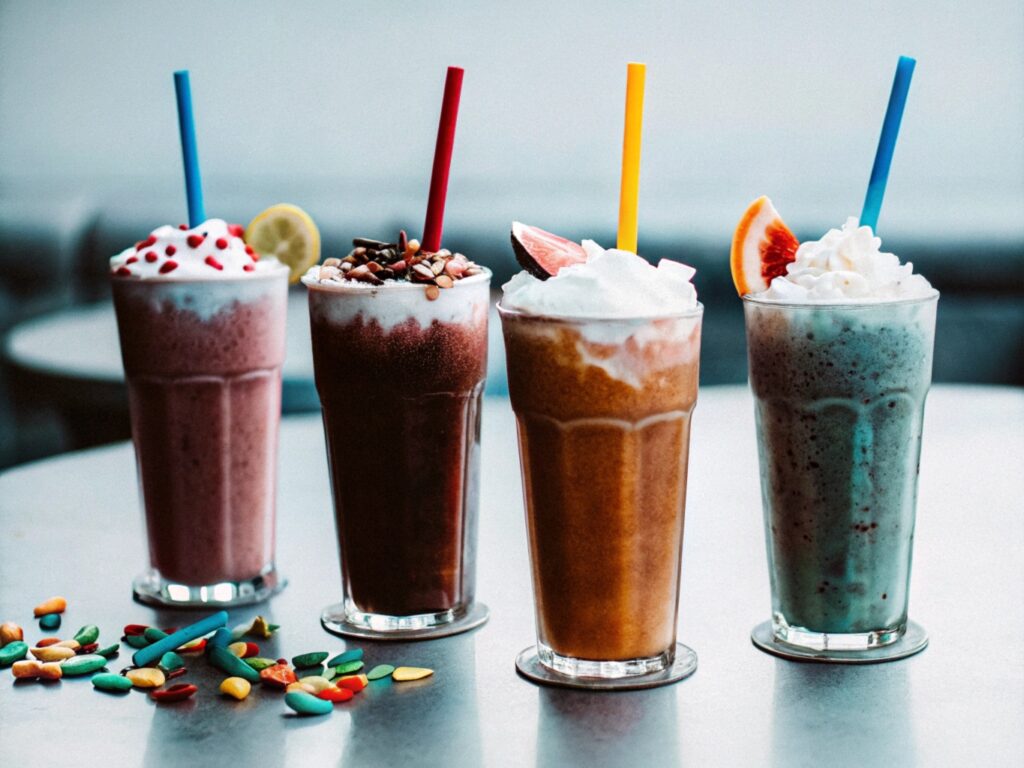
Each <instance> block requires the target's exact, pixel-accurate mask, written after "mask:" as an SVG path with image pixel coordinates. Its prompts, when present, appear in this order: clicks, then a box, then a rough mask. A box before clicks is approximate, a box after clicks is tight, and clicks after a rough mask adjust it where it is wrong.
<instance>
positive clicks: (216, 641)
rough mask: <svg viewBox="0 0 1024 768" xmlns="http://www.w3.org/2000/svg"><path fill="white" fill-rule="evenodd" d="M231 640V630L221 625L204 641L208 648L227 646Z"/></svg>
mask: <svg viewBox="0 0 1024 768" xmlns="http://www.w3.org/2000/svg"><path fill="white" fill-rule="evenodd" d="M230 642H231V631H230V630H229V629H228V628H227V627H221V628H220V629H218V630H217V631H216V632H214V633H213V637H211V638H210V639H209V640H207V641H206V644H207V646H209V647H210V648H227V647H228V643H230Z"/></svg>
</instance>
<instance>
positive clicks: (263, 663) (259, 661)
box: [243, 656, 277, 672]
mask: <svg viewBox="0 0 1024 768" xmlns="http://www.w3.org/2000/svg"><path fill="white" fill-rule="evenodd" d="M243 661H244V662H245V663H246V664H248V665H249V666H250V667H252V668H253V669H255V670H256V671H257V672H262V671H263V670H264V669H266V668H267V667H272V666H274V665H275V664H277V662H276V661H274V660H273V659H264V658H261V657H259V656H253V657H252V658H248V659H243Z"/></svg>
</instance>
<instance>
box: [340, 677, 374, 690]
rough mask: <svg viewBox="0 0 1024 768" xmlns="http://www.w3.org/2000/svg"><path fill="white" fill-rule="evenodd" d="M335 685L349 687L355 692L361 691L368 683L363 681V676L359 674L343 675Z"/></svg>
mask: <svg viewBox="0 0 1024 768" xmlns="http://www.w3.org/2000/svg"><path fill="white" fill-rule="evenodd" d="M335 685H337V686H338V687H339V688H347V689H348V690H350V691H352V692H353V693H359V691H361V690H363V688H365V687H366V683H364V682H363V678H362V677H360V676H359V675H352V676H351V677H343V678H341V680H339V681H338V682H337V683H335Z"/></svg>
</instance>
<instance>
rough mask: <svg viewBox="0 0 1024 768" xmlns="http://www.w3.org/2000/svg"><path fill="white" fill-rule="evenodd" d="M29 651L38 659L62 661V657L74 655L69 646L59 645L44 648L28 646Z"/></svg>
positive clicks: (66, 657)
mask: <svg viewBox="0 0 1024 768" xmlns="http://www.w3.org/2000/svg"><path fill="white" fill-rule="evenodd" d="M29 652H30V653H31V654H32V655H33V656H35V657H36V658H37V659H39V661H64V659H70V658H71V657H72V656H74V655H75V652H74V651H73V650H71V649H70V648H64V647H62V646H59V645H50V646H47V647H46V648H38V647H37V648H30V649H29Z"/></svg>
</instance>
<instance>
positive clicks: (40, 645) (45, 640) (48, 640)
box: [36, 637, 60, 648]
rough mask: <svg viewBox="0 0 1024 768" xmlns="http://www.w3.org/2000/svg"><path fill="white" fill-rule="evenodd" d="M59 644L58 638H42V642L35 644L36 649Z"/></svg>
mask: <svg viewBox="0 0 1024 768" xmlns="http://www.w3.org/2000/svg"><path fill="white" fill-rule="evenodd" d="M59 642H60V638H59V637H44V638H43V639H42V640H40V641H39V642H38V643H36V648H49V647H50V646H51V645H56V644H57V643H59Z"/></svg>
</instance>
